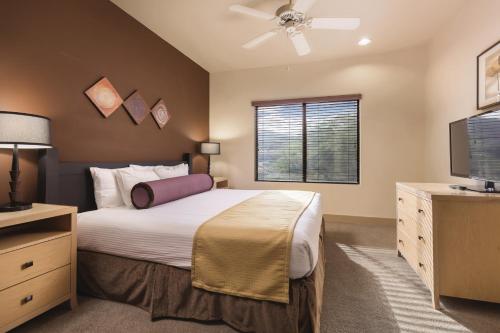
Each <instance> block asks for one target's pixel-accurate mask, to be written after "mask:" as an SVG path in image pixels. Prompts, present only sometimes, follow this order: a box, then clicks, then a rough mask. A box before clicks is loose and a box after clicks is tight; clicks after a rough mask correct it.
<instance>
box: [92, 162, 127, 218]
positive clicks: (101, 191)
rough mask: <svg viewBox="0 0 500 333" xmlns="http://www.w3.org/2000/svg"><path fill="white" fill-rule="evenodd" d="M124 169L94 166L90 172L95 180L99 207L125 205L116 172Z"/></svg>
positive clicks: (96, 198) (95, 192) (96, 201)
mask: <svg viewBox="0 0 500 333" xmlns="http://www.w3.org/2000/svg"><path fill="white" fill-rule="evenodd" d="M124 169H128V168H123V169H103V168H97V167H92V168H90V174H91V175H92V179H93V180H94V197H95V203H96V205H97V209H101V208H112V207H120V206H123V205H124V203H123V200H122V196H121V193H120V190H119V188H118V184H117V182H116V177H115V175H116V173H117V171H118V170H124Z"/></svg>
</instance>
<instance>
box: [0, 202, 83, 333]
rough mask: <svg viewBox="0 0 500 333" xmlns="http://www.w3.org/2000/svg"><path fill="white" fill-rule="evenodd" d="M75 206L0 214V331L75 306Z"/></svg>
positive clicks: (35, 207)
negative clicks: (59, 307) (63, 305)
mask: <svg viewBox="0 0 500 333" xmlns="http://www.w3.org/2000/svg"><path fill="white" fill-rule="evenodd" d="M76 213H77V208H76V207H70V206H58V205H46V204H33V208H32V209H29V210H24V211H20V212H10V213H0V267H1V272H2V273H1V275H0V332H4V331H8V330H10V329H13V328H14V327H16V326H18V325H20V324H22V323H24V322H26V321H28V320H30V319H31V318H33V317H36V316H38V315H39V314H41V313H43V312H45V311H47V310H49V309H51V308H53V307H54V306H56V305H58V304H61V303H63V302H66V301H69V304H70V306H71V308H74V307H76V305H77V298H76Z"/></svg>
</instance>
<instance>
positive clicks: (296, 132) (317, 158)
mask: <svg viewBox="0 0 500 333" xmlns="http://www.w3.org/2000/svg"><path fill="white" fill-rule="evenodd" d="M360 98H361V96H360V95H349V96H337V97H322V98H308V99H300V100H286V101H265V102H254V103H253V105H254V106H255V108H256V135H257V138H256V172H255V176H256V180H257V181H279V182H307V183H340V184H359V100H360Z"/></svg>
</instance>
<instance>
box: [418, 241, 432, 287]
mask: <svg viewBox="0 0 500 333" xmlns="http://www.w3.org/2000/svg"><path fill="white" fill-rule="evenodd" d="M417 252H418V266H417V273H418V275H419V276H420V278H421V279H422V281H423V282H424V283H425V285H426V286H427V287H428V288H429V289H431V290H433V288H434V278H433V277H434V267H433V259H432V249H430V248H428V247H427V246H422V245H420V246H418V248H417Z"/></svg>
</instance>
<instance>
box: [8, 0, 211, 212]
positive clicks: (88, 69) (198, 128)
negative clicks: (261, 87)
mask: <svg viewBox="0 0 500 333" xmlns="http://www.w3.org/2000/svg"><path fill="white" fill-rule="evenodd" d="M0 45H1V51H0V110H11V111H19V112H28V113H34V114H40V115H45V116H48V117H50V118H51V119H52V141H53V144H54V146H55V147H57V148H58V150H59V154H60V157H61V160H64V161H139V160H155V159H179V158H181V154H182V153H183V152H195V151H196V142H199V141H203V140H206V139H208V108H209V74H208V72H207V71H205V70H204V69H203V68H201V67H200V66H198V65H197V64H195V63H194V62H193V61H191V60H190V59H189V58H187V57H186V56H185V55H183V54H182V53H181V52H179V51H178V50H177V49H175V48H174V47H173V46H171V45H170V44H168V43H166V42H165V41H164V40H162V39H161V38H159V37H158V36H157V35H155V34H154V33H153V32H151V31H150V30H148V29H147V28H146V27H144V26H143V25H141V24H140V23H139V22H137V21H136V20H135V19H133V18H132V17H130V16H129V15H128V14H126V13H125V12H123V11H122V10H121V9H119V8H118V7H116V6H115V5H114V4H112V3H111V2H109V1H105V0H64V1H61V0H44V1H39V0H2V1H1V2H0ZM102 76H106V77H108V78H109V79H110V81H111V83H112V84H113V85H114V86H115V88H116V89H117V90H118V92H119V93H120V95H121V96H122V97H123V98H124V99H125V98H126V97H127V96H129V95H130V94H131V93H132V92H133V91H134V90H135V89H138V90H139V91H140V93H141V95H142V96H143V97H144V98H145V99H146V101H147V103H148V104H149V105H150V106H151V107H152V106H153V105H154V104H155V103H156V101H157V100H158V99H159V98H163V99H164V100H165V101H166V104H167V106H168V108H169V110H170V111H171V112H172V119H171V120H170V122H169V123H168V124H167V125H166V127H165V128H164V129H163V130H161V131H160V130H159V129H158V127H157V126H156V124H155V122H154V119H153V118H152V117H151V116H148V117H147V118H146V120H144V122H143V123H142V124H140V125H135V124H134V123H133V122H132V121H131V119H130V118H129V116H128V114H127V112H126V111H125V110H124V109H123V107H120V108H119V109H118V110H117V111H115V113H113V114H112V115H111V117H109V118H108V119H104V118H103V117H102V116H101V115H100V113H99V112H98V111H97V109H96V108H95V107H94V106H93V105H92V104H91V102H90V101H89V100H88V99H87V97H86V96H85V95H84V93H83V92H84V91H85V90H86V89H87V88H88V87H89V86H91V85H92V84H93V83H94V82H96V81H97V80H98V79H100V78H101V77H102ZM10 156H11V155H10V151H8V150H2V149H0V202H3V201H6V200H7V192H8V170H9V168H10ZM36 156H37V155H36V152H33V151H23V152H22V153H21V157H22V160H21V168H22V174H21V178H22V179H21V180H22V182H23V184H22V187H21V190H22V191H23V192H24V193H23V197H24V199H26V200H32V199H34V197H35V193H36V171H37V169H36V163H37V158H36ZM205 170H206V160H205V159H204V158H203V157H201V156H195V158H194V171H195V172H203V171H205Z"/></svg>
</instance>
